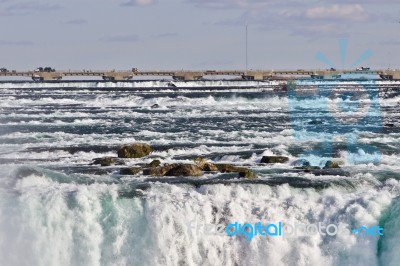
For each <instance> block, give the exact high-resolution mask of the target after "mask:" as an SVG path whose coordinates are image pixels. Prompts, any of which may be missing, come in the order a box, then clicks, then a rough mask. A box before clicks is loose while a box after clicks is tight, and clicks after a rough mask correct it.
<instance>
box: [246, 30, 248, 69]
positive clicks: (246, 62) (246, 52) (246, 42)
mask: <svg viewBox="0 0 400 266" xmlns="http://www.w3.org/2000/svg"><path fill="white" fill-rule="evenodd" d="M247 48H248V46H247V24H246V72H247V66H248V65H247V63H248V57H247Z"/></svg>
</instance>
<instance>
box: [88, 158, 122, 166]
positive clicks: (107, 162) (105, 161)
mask: <svg viewBox="0 0 400 266" xmlns="http://www.w3.org/2000/svg"><path fill="white" fill-rule="evenodd" d="M91 164H92V165H96V164H100V165H101V166H111V165H124V164H125V162H124V161H123V160H121V159H119V158H117V157H103V158H95V159H93V162H92V163H91Z"/></svg>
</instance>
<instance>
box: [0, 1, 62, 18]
mask: <svg viewBox="0 0 400 266" xmlns="http://www.w3.org/2000/svg"><path fill="white" fill-rule="evenodd" d="M59 9H61V6H60V5H57V4H49V3H37V2H23V3H17V4H13V5H10V6H8V7H7V8H6V9H5V11H6V12H5V13H6V14H7V15H29V14H33V13H39V12H48V11H54V10H59Z"/></svg>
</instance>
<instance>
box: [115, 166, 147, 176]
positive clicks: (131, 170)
mask: <svg viewBox="0 0 400 266" xmlns="http://www.w3.org/2000/svg"><path fill="white" fill-rule="evenodd" d="M141 171H142V169H141V168H140V167H129V168H122V169H121V170H120V171H119V173H120V174H121V175H137V174H139V173H140V172H141Z"/></svg>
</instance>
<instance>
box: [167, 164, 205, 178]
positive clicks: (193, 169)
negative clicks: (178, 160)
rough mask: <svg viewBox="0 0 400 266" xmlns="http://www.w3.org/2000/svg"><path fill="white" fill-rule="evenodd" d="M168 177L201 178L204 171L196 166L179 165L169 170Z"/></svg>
mask: <svg viewBox="0 0 400 266" xmlns="http://www.w3.org/2000/svg"><path fill="white" fill-rule="evenodd" d="M166 175H167V176H201V175H203V171H201V169H200V167H198V166H197V165H194V164H179V165H177V166H175V167H174V168H172V169H171V170H169V171H168V172H167V174H166Z"/></svg>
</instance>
